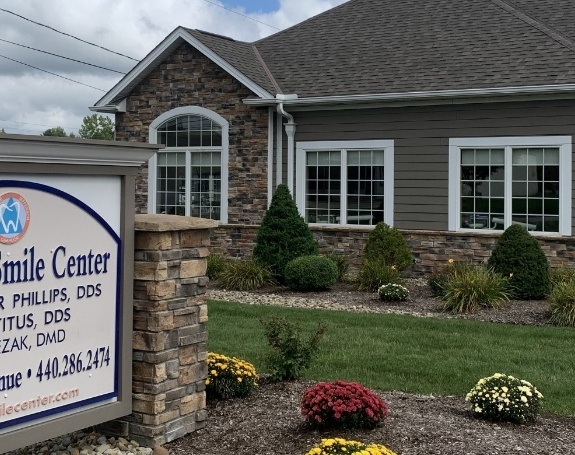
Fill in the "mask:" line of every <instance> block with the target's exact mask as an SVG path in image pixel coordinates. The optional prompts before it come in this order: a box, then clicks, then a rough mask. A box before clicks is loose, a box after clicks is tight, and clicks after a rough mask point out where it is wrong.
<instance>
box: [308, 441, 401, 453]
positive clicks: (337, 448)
mask: <svg viewBox="0 0 575 455" xmlns="http://www.w3.org/2000/svg"><path fill="white" fill-rule="evenodd" d="M306 455H396V453H395V452H393V451H391V450H389V449H388V448H387V447H385V446H382V445H380V444H364V443H362V442H358V441H351V440H349V441H348V440H345V439H343V438H331V439H322V440H321V443H320V444H318V445H317V446H315V447H314V448H312V449H311V450H310V451H309V452H308V453H307V454H306Z"/></svg>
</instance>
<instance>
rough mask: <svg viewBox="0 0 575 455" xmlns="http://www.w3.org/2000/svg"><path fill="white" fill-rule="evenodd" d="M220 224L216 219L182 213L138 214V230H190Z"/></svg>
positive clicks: (136, 222) (208, 227)
mask: <svg viewBox="0 0 575 455" xmlns="http://www.w3.org/2000/svg"><path fill="white" fill-rule="evenodd" d="M218 224H219V222H218V221H216V220H209V219H206V218H194V217H190V216H180V215H148V214H142V215H136V218H135V229H136V231H147V232H167V231H189V230H193V229H213V228H215V227H217V226H218Z"/></svg>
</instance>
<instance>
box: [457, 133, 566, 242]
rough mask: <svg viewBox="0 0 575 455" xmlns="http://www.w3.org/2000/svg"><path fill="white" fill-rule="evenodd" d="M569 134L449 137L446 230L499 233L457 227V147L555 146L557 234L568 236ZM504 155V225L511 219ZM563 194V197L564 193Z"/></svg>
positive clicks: (459, 162)
mask: <svg viewBox="0 0 575 455" xmlns="http://www.w3.org/2000/svg"><path fill="white" fill-rule="evenodd" d="M571 143H572V137H571V136H515V137H513V136H509V137H467V138H450V139H449V203H448V204H449V222H448V228H449V230H450V231H467V232H475V233H481V232H486V233H488V232H491V233H492V232H501V231H495V230H491V229H482V230H477V229H465V228H461V227H460V226H461V223H460V217H461V182H460V166H461V149H462V148H502V147H558V148H559V195H560V200H559V234H560V235H571V205H572V197H571V187H572V175H571V167H572V165H571V163H572V156H571V152H572V146H571ZM507 155H508V154H507V153H506V157H505V186H506V190H505V226H509V224H510V222H511V198H510V197H508V195H509V194H510V191H511V166H510V163H508V160H509V157H508V156H507ZM566 195H567V196H566ZM536 234H537V235H557V233H554V232H549V233H547V232H536Z"/></svg>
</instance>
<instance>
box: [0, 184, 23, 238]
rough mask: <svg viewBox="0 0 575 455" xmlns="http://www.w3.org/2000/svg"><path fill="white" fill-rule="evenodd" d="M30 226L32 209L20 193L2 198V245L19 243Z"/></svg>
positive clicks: (7, 194) (0, 213) (0, 201)
mask: <svg viewBox="0 0 575 455" xmlns="http://www.w3.org/2000/svg"><path fill="white" fill-rule="evenodd" d="M29 224H30V208H29V207H28V203H27V202H26V199H24V197H22V196H21V195H20V194H18V193H6V194H3V195H2V196H0V243H4V244H12V243H16V242H18V240H20V239H21V238H22V236H23V235H24V234H25V233H26V230H27V229H28V225H29Z"/></svg>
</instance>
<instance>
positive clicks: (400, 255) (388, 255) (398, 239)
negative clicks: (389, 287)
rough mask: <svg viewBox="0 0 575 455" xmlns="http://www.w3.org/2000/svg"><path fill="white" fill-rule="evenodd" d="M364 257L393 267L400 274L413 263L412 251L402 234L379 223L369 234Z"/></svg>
mask: <svg viewBox="0 0 575 455" xmlns="http://www.w3.org/2000/svg"><path fill="white" fill-rule="evenodd" d="M363 257H364V259H365V260H367V261H371V262H379V263H380V264H382V265H387V266H392V265H393V266H395V267H396V268H397V269H398V270H399V271H400V272H401V271H403V270H405V269H407V268H409V267H411V265H412V263H413V256H412V255H411V250H410V249H409V246H408V245H407V242H406V241H405V239H404V238H403V236H402V235H401V233H400V232H399V231H398V230H397V229H395V228H393V227H390V226H388V225H387V224H385V223H383V222H381V223H377V225H376V226H375V229H374V230H373V231H371V232H370V233H369V237H368V238H367V243H366V244H365V249H364V252H363ZM382 284H383V283H382Z"/></svg>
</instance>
